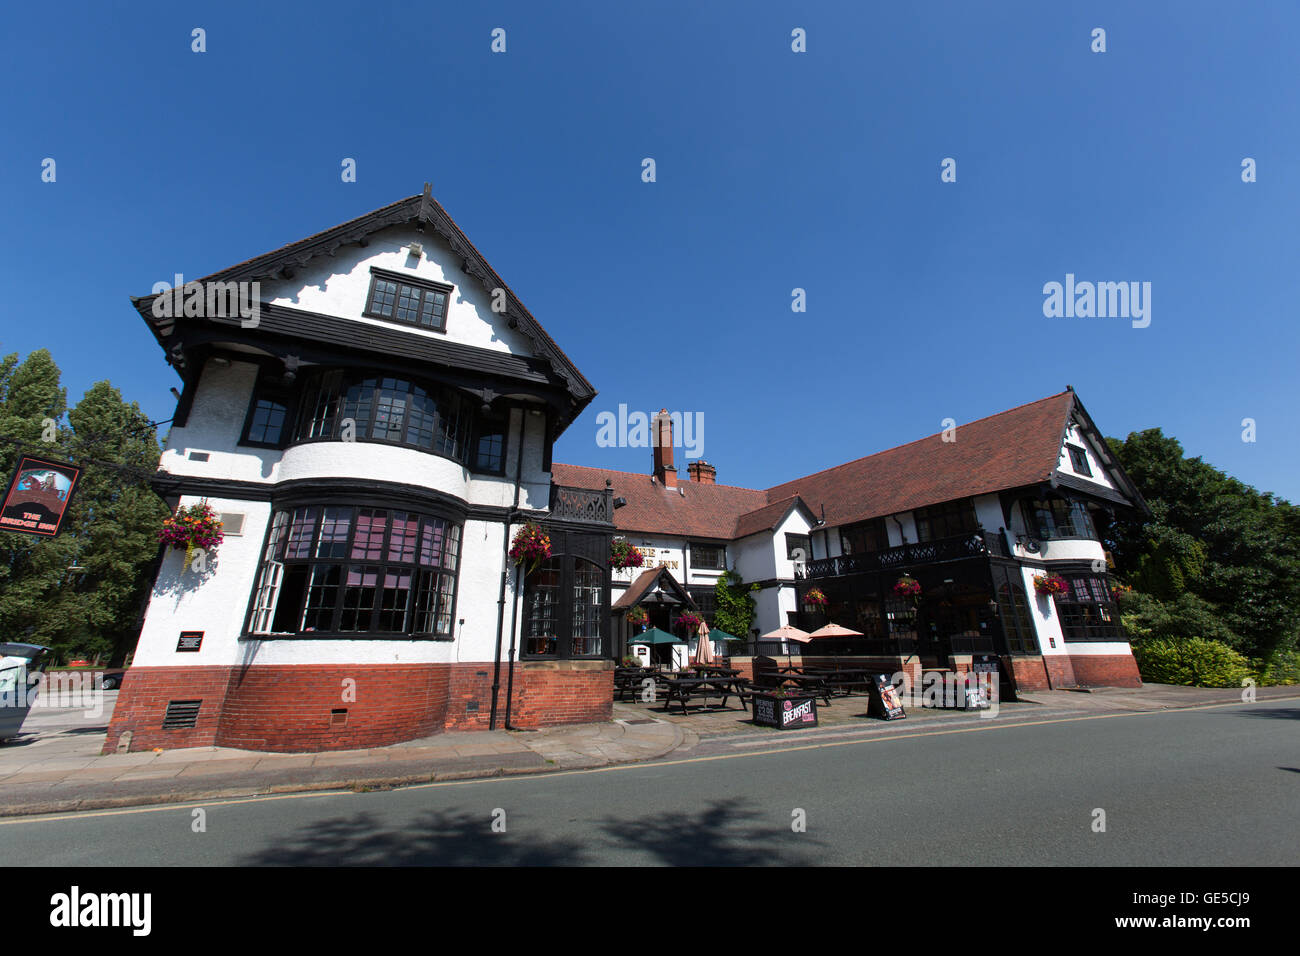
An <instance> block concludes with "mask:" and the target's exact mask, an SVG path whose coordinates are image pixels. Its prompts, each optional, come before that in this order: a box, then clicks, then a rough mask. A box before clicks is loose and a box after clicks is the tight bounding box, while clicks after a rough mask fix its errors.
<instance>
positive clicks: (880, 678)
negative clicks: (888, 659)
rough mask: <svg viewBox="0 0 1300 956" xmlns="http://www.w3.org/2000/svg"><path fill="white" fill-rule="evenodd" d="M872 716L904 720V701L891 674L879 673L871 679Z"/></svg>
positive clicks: (882, 718) (905, 715)
mask: <svg viewBox="0 0 1300 956" xmlns="http://www.w3.org/2000/svg"><path fill="white" fill-rule="evenodd" d="M871 716H872V717H879V718H880V719H881V720H903V719H904V718H906V717H907V714H905V713H904V712H903V702H902V701H901V700H899V699H898V691H897V690H895V689H894V685H893V682H892V681H890V679H889V675H887V674H877V675H876V676H875V677H873V678H872V679H871Z"/></svg>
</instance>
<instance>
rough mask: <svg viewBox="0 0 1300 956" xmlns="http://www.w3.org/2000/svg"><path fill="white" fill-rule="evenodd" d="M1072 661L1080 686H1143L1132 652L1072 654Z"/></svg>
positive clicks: (1075, 676) (1075, 677)
mask: <svg viewBox="0 0 1300 956" xmlns="http://www.w3.org/2000/svg"><path fill="white" fill-rule="evenodd" d="M1070 663H1071V665H1072V666H1073V667H1074V679H1075V680H1076V681H1078V682H1079V686H1080V687H1141V686H1142V676H1141V675H1140V674H1139V673H1138V666H1137V661H1136V660H1134V659H1133V655H1132V654H1095V655H1094V654H1071V655H1070Z"/></svg>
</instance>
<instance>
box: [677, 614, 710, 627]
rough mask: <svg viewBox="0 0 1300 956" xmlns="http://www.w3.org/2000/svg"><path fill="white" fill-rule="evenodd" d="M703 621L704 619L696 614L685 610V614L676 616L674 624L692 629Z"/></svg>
mask: <svg viewBox="0 0 1300 956" xmlns="http://www.w3.org/2000/svg"><path fill="white" fill-rule="evenodd" d="M703 623H704V619H703V618H702V617H700V616H699V615H698V614H692V613H691V612H690V611H687V612H686V613H685V614H683V615H681V616H680V617H679V618H677V624H676V625H675V626H676V627H680V628H686V629H687V630H689V631H694V630H696V629H697V628H699V626H700V625H701V624H703Z"/></svg>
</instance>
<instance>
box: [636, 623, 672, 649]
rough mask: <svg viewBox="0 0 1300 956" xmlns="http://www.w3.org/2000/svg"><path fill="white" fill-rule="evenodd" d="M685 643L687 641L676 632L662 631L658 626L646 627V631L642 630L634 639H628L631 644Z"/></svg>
mask: <svg viewBox="0 0 1300 956" xmlns="http://www.w3.org/2000/svg"><path fill="white" fill-rule="evenodd" d="M685 643H686V642H685V641H683V640H682V639H681V638H680V637H677V636H676V635H674V634H669V633H668V632H667V631H661V630H660V629H659V628H657V627H650V628H646V629H645V630H644V631H642V632H641V633H640V634H638V635H637V636H636V637H634V638H633V639H632V640H630V641H628V644H629V645H632V644H648V645H650V646H652V647H653V646H654V645H656V644H685Z"/></svg>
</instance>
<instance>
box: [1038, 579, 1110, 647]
mask: <svg viewBox="0 0 1300 956" xmlns="http://www.w3.org/2000/svg"><path fill="white" fill-rule="evenodd" d="M1061 577H1063V578H1065V580H1066V581H1067V582H1068V584H1069V586H1070V590H1069V591H1068V592H1067V593H1066V594H1058V595H1056V596H1055V597H1054V598H1053V601H1055V603H1056V613H1057V614H1059V615H1060V616H1061V636H1062V637H1063V638H1064V639H1065V641H1066V643H1070V644H1079V643H1086V642H1089V641H1103V642H1109V643H1117V642H1123V641H1127V640H1128V638H1127V637H1126V636H1125V634H1124V629H1123V627H1122V626H1121V624H1120V618H1119V608H1118V607H1116V605H1115V601H1114V599H1113V598H1111V596H1110V595H1111V583H1110V581H1109V579H1108V578H1107V577H1106V576H1105V575H1099V574H1086V573H1078V572H1076V573H1065V574H1062V575H1061Z"/></svg>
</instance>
